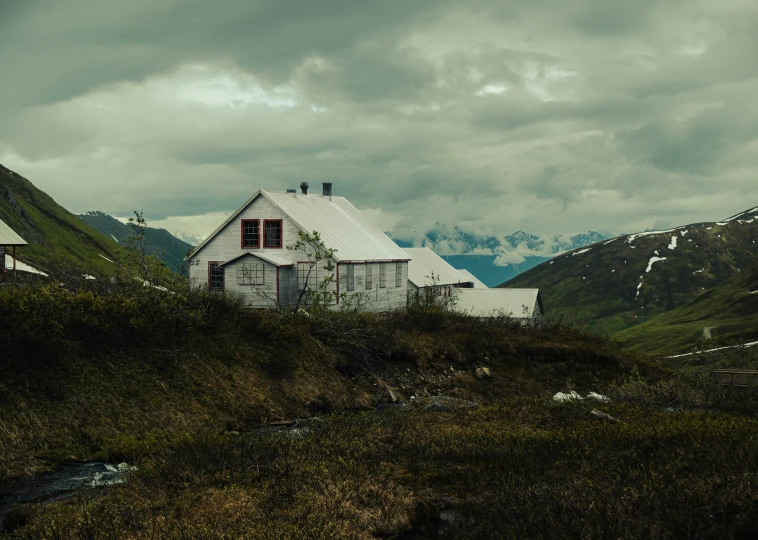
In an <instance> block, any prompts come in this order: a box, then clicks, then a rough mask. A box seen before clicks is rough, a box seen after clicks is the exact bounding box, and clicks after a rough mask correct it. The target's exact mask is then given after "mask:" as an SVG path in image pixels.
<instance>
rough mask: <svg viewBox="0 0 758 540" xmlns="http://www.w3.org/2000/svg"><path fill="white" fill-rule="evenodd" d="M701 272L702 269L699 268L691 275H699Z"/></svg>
mask: <svg viewBox="0 0 758 540" xmlns="http://www.w3.org/2000/svg"><path fill="white" fill-rule="evenodd" d="M702 271H703V269H702V268H701V269H700V270H695V271H694V272H692V273H693V274H699V273H701V272H702Z"/></svg>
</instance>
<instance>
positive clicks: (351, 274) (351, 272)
mask: <svg viewBox="0 0 758 540" xmlns="http://www.w3.org/2000/svg"><path fill="white" fill-rule="evenodd" d="M345 275H346V276H345V277H346V281H347V290H348V291H354V290H355V265H354V264H348V265H347V267H346V268H345Z"/></svg>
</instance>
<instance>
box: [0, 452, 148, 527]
mask: <svg viewBox="0 0 758 540" xmlns="http://www.w3.org/2000/svg"><path fill="white" fill-rule="evenodd" d="M134 470H136V467H133V466H130V465H127V464H126V463H120V464H114V463H103V462H99V461H87V462H79V461H68V462H65V463H64V464H63V466H62V467H61V468H60V469H59V470H57V471H55V472H51V473H44V474H41V475H39V476H35V477H34V478H31V479H29V480H27V481H25V482H23V483H21V484H19V485H17V486H16V487H15V488H14V489H13V491H11V492H10V493H5V494H0V531H2V530H3V523H4V522H5V517H6V516H7V515H8V513H9V512H10V511H11V510H13V509H14V508H15V507H16V506H18V505H20V504H25V503H41V502H50V501H56V500H60V499H64V498H66V497H69V496H71V494H72V493H73V491H74V490H76V489H78V488H80V487H91V488H96V487H103V486H110V485H113V484H122V483H124V482H126V475H127V474H128V473H130V472H131V471H134Z"/></svg>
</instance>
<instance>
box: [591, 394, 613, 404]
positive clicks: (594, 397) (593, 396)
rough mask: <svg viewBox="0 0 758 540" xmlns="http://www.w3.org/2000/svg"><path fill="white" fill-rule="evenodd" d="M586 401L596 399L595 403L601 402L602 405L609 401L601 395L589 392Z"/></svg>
mask: <svg viewBox="0 0 758 540" xmlns="http://www.w3.org/2000/svg"><path fill="white" fill-rule="evenodd" d="M587 399H596V400H597V401H602V402H603V403H608V402H609V401H610V399H609V398H607V397H606V396H604V395H603V394H598V393H596V392H590V393H589V394H587Z"/></svg>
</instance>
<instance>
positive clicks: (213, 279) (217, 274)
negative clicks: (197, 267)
mask: <svg viewBox="0 0 758 540" xmlns="http://www.w3.org/2000/svg"><path fill="white" fill-rule="evenodd" d="M220 264H221V263H219V262H209V263H208V288H209V289H210V290H212V291H223V290H224V267H223V266H220Z"/></svg>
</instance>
